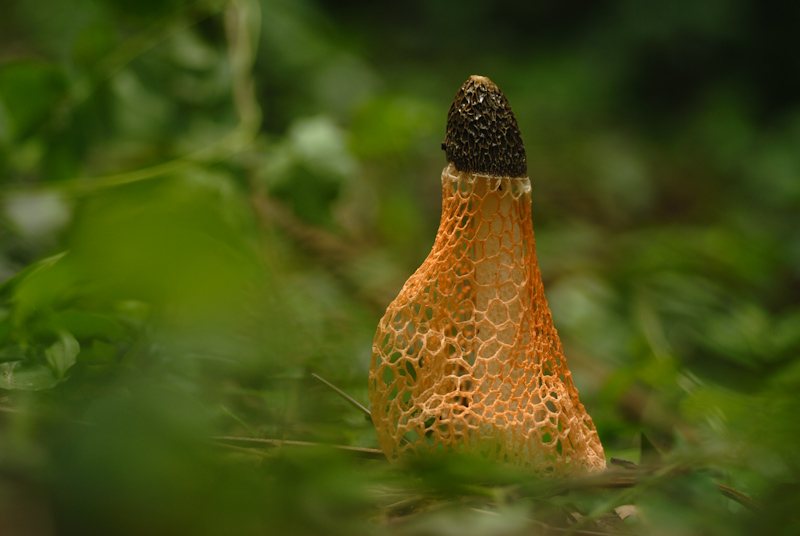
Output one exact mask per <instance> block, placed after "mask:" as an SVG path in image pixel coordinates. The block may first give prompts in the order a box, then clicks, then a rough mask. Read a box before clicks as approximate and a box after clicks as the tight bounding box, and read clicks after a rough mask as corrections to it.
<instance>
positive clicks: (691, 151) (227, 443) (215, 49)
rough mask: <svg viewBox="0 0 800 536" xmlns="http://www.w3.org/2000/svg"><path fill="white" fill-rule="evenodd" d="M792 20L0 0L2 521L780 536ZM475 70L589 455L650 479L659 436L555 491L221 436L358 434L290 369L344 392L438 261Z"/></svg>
mask: <svg viewBox="0 0 800 536" xmlns="http://www.w3.org/2000/svg"><path fill="white" fill-rule="evenodd" d="M798 15H800V13H798V10H797V7H796V6H795V4H794V3H792V2H788V1H784V2H780V1H779V2H756V1H755V0H740V1H735V2H702V3H697V2H689V1H684V0H682V1H679V2H670V3H660V4H659V3H642V2H635V1H627V0H614V1H606V2H584V1H580V2H577V3H570V4H565V3H537V2H530V3H527V4H525V3H514V2H494V3H487V2H477V1H467V2H464V1H462V2H455V1H450V0H448V1H443V2H421V1H414V2H408V3H398V4H382V3H376V2H360V1H348V2H336V3H335V4H334V3H333V2H326V1H324V0H316V1H312V0H302V1H289V0H228V1H225V0H191V1H190V0H171V1H169V2H163V1H147V2H141V1H137V2H133V1H119V0H76V1H73V2H69V3H59V2H55V1H53V0H24V1H23V0H11V2H10V3H8V5H7V6H5V7H4V9H3V16H2V17H0V282H2V283H0V411H2V413H0V516H1V517H2V518H3V519H4V522H3V523H4V529H3V530H4V531H5V532H4V533H8V534H53V533H72V532H77V531H81V532H85V531H86V530H89V531H90V532H92V531H94V532H103V533H114V534H142V533H149V534H175V533H195V534H219V533H226V532H234V531H236V532H238V533H242V534H264V533H286V534H339V533H341V534H362V533H363V534H367V533H368V534H373V533H388V534H460V535H467V534H518V533H523V532H524V533H530V532H533V533H537V531H538V532H541V531H544V530H546V529H547V527H548V526H551V527H552V526H559V525H560V524H564V523H573V522H575V519H577V518H576V517H575V516H576V515H577V516H579V517H580V516H583V517H580V519H582V521H580V520H579V521H578V523H579V525H578V526H577V527H576V528H575V530H601V529H603V530H605V529H608V527H605V526H603V525H602V519H603V514H606V513H607V512H608V511H609V510H610V509H611V508H613V507H617V506H621V505H627V504H636V505H637V507H638V510H637V513H636V515H633V516H630V517H628V518H627V519H626V521H625V524H624V526H623V527H622V528H620V527H619V526H617V527H616V528H613V530H612V529H609V530H612V531H617V532H619V531H621V530H623V529H626V528H627V530H630V531H633V532H634V533H646V534H665V535H666V534H670V535H672V534H726V535H730V534H751V533H759V534H763V533H770V534H787V535H788V534H796V533H797V532H798V531H800V518H798V515H797V511H796V505H797V504H798V501H800V450H798V449H797V445H798V442H800V424H799V422H800V421H798V419H797V415H798V414H800V397H798V393H799V392H800V150H798V148H799V147H800V63H799V61H800V60H798V58H800V56H798V55H797V53H796V51H797V50H798V45H800V43H798V37H797V35H798V34H797V32H796V29H795V26H796V21H797V17H798ZM470 74H483V75H487V76H490V77H491V78H492V79H493V80H494V81H495V82H497V83H498V84H499V85H500V87H502V88H503V90H504V92H505V94H506V96H507V97H508V99H509V101H510V102H511V104H512V106H513V107H514V110H515V111H516V114H517V117H518V119H519V122H520V126H521V129H522V132H523V136H524V139H525V142H526V147H527V152H528V162H529V174H530V177H531V180H532V184H533V192H534V195H533V197H534V201H533V209H534V210H533V214H534V227H535V229H536V231H537V238H538V240H537V252H538V256H539V260H540V263H541V267H542V271H543V275H544V279H545V287H546V289H547V292H548V294H547V296H548V299H549V302H550V305H551V308H552V311H553V316H554V320H555V324H556V326H557V328H558V329H559V333H560V335H561V337H562V341H563V343H564V347H565V351H566V355H567V358H568V360H569V365H570V369H571V370H572V372H573V375H574V377H575V381H576V384H577V386H578V388H579V389H580V392H581V401H582V402H583V403H584V404H585V405H586V407H587V408H588V411H589V413H590V414H591V415H592V416H593V418H594V420H595V423H596V425H597V428H598V430H599V433H600V436H601V438H602V440H603V443H604V446H605V448H606V454H607V455H608V456H616V457H622V458H627V459H632V460H633V461H636V462H639V461H640V456H642V457H643V458H645V459H643V460H641V461H647V459H646V458H649V457H651V456H652V455H655V453H653V452H652V450H648V448H649V447H648V445H649V444H650V443H649V441H652V443H654V444H655V446H656V447H657V449H658V450H659V451H660V456H659V459H660V460H661V463H663V464H665V467H666V468H679V469H681V471H680V474H679V475H677V476H675V475H671V474H670V473H669V471H668V470H662V471H660V472H657V473H655V474H654V475H651V476H648V477H646V478H645V479H644V481H643V482H642V483H641V484H640V485H637V486H636V487H634V488H630V489H622V490H608V489H602V488H598V487H595V486H593V485H591V482H588V483H583V484H582V483H576V484H575V485H574V486H573V487H571V488H570V487H568V486H567V487H560V486H561V484H558V483H547V482H537V481H530V480H529V479H525V478H524V477H523V476H520V475H514V474H506V472H505V470H504V469H503V468H498V467H485V466H484V465H482V464H481V462H479V461H476V460H451V461H450V462H442V463H435V464H431V465H425V466H414V467H410V468H407V470H403V471H399V470H397V469H393V468H391V467H389V466H388V464H386V463H385V462H384V461H381V460H372V459H366V460H364V459H360V458H356V457H354V456H353V455H352V454H348V453H347V451H342V452H338V451H335V450H333V449H331V448H324V447H309V446H297V445H296V446H291V445H283V446H280V447H275V443H259V442H246V441H244V440H245V439H255V440H260V439H266V440H292V441H310V442H314V443H325V444H334V445H340V446H348V447H350V446H354V447H375V446H376V439H375V436H374V432H373V430H372V427H371V424H370V422H369V421H368V420H366V419H365V418H364V416H363V415H362V414H360V413H358V412H357V411H356V410H355V409H353V408H352V407H350V406H349V405H348V404H347V403H346V402H345V401H344V400H342V399H340V398H339V397H338V396H337V395H336V394H335V393H333V392H332V391H331V390H330V389H328V388H327V387H325V386H324V385H322V384H321V383H319V382H317V381H316V380H314V379H313V378H312V377H311V376H310V373H311V372H317V373H319V374H320V375H322V376H323V377H325V378H327V379H328V380H330V381H332V382H334V383H335V384H336V385H338V386H339V387H341V388H343V389H344V390H345V391H347V392H348V393H350V394H351V395H352V396H354V397H355V398H356V399H359V400H361V401H365V400H366V388H367V382H366V376H367V369H368V365H369V359H370V352H371V341H372V335H373V333H374V329H375V326H376V324H377V320H378V318H379V317H380V315H381V314H382V312H383V308H384V307H385V306H386V305H387V304H388V302H389V301H390V300H391V299H392V298H393V297H394V296H395V295H396V293H397V291H398V290H399V288H400V286H401V285H402V283H403V282H404V281H405V279H406V278H407V277H408V275H410V273H411V272H412V271H413V270H414V269H415V268H416V267H417V266H418V265H419V264H420V263H421V261H422V259H423V258H424V257H425V255H426V254H427V253H428V251H429V249H430V247H431V245H432V243H433V238H434V236H435V232H436V226H437V223H438V218H439V208H440V183H439V173H440V170H441V168H442V166H443V165H444V158H443V155H442V153H441V151H440V150H439V146H440V142H441V140H442V138H443V134H444V132H443V131H444V122H445V118H446V113H447V110H448V107H449V104H450V99H451V98H452V96H453V95H454V94H455V91H456V90H457V88H458V87H459V85H460V84H461V83H462V82H463V80H465V79H466V78H467V76H469V75H470ZM223 436H225V437H228V438H234V439H220V438H221V437H223ZM643 438H648V439H643ZM270 445H272V447H270ZM643 449H644V453H643V452H642V450H643ZM717 484H725V485H728V486H732V487H733V488H736V489H738V490H740V491H742V492H744V493H747V494H748V495H750V496H752V497H753V498H755V499H757V500H759V501H760V502H761V503H762V504H763V505H764V506H763V510H761V511H758V512H750V511H748V510H746V509H744V508H742V507H741V506H740V505H738V504H737V503H735V502H732V501H730V500H729V499H726V498H725V497H723V495H722V494H720V493H718V491H717V489H716V488H715V486H716V485H717ZM570 516H571V517H570Z"/></svg>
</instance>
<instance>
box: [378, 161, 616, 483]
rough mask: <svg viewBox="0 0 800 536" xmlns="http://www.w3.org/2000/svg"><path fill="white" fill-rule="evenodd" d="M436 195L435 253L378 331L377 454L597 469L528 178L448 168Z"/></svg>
mask: <svg viewBox="0 0 800 536" xmlns="http://www.w3.org/2000/svg"><path fill="white" fill-rule="evenodd" d="M442 192H443V203H442V219H441V223H440V226H439V232H438V234H437V237H436V241H435V243H434V246H433V250H432V251H431V253H430V255H429V256H428V258H427V259H426V260H425V262H424V263H423V265H422V266H421V267H420V268H419V269H418V270H417V271H416V272H415V273H414V275H412V276H411V278H410V279H409V280H408V281H407V282H406V284H405V286H404V287H403V289H402V290H401V291H400V295H399V296H398V297H397V298H396V299H395V300H394V301H393V302H392V303H391V304H390V305H389V307H388V309H387V310H386V314H385V315H384V317H383V318H382V319H381V322H380V324H379V326H378V331H377V333H376V335H375V341H374V344H373V349H372V352H373V353H372V365H371V368H370V384H369V387H370V403H371V407H372V419H373V421H374V423H375V427H376V429H377V432H378V439H379V441H380V444H381V447H382V449H383V451H384V452H385V453H386V455H387V457H388V458H389V459H390V460H393V461H395V460H398V459H402V458H404V457H405V456H406V455H407V454H410V453H412V452H416V453H441V452H469V453H479V454H481V455H484V456H486V457H488V458H491V459H499V460H504V461H506V462H508V463H511V464H514V465H517V466H520V467H523V468H525V469H527V470H528V471H530V472H532V473H535V474H541V475H565V474H576V473H581V472H587V471H594V470H599V469H602V468H604V467H605V458H604V455H603V447H602V445H601V444H600V440H599V438H598V436H597V432H596V430H595V427H594V424H593V423H592V420H591V418H590V417H589V415H588V414H587V413H586V410H585V409H584V407H583V405H582V404H581V403H580V401H579V400H578V392H577V390H576V389H575V386H574V385H573V382H572V376H571V374H570V371H569V370H568V369H567V366H566V362H565V361H564V355H563V353H562V350H561V343H560V341H559V338H558V334H557V333H556V330H555V328H554V327H553V321H552V318H551V315H550V309H549V308H548V306H547V301H546V300H545V296H544V289H543V287H542V278H541V273H540V271H539V266H538V264H537V261H536V252H535V250H534V239H533V226H532V224H531V218H530V207H531V202H530V182H529V180H528V178H527V177H516V178H512V177H496V176H491V175H480V174H475V173H466V172H461V171H458V170H457V169H456V167H455V166H454V165H453V164H448V166H447V167H446V168H445V169H444V171H443V173H442Z"/></svg>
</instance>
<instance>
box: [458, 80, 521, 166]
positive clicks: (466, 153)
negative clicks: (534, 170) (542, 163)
mask: <svg viewBox="0 0 800 536" xmlns="http://www.w3.org/2000/svg"><path fill="white" fill-rule="evenodd" d="M443 148H444V151H445V155H446V156H447V161H448V162H452V163H453V164H454V165H455V166H456V169H458V170H459V171H463V172H467V173H480V174H486V175H494V176H502V177H525V176H527V175H528V161H527V159H526V158H525V146H524V144H523V143H522V136H521V135H520V131H519V125H518V124H517V118H516V117H514V112H513V111H511V106H510V105H509V104H508V100H506V97H505V95H503V92H502V91H500V88H499V87H497V85H495V83H494V82H492V81H491V80H489V79H488V78H487V77H485V76H478V75H472V76H470V77H469V78H468V79H467V81H466V82H464V84H463V85H462V86H461V88H460V89H459V90H458V93H456V96H455V98H454V99H453V104H451V105H450V112H449V113H448V114H447V134H446V135H445V140H444V144H443Z"/></svg>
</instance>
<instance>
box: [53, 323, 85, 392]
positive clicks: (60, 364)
mask: <svg viewBox="0 0 800 536" xmlns="http://www.w3.org/2000/svg"><path fill="white" fill-rule="evenodd" d="M80 351H81V345H80V343H78V341H77V340H76V339H75V337H73V336H72V334H71V333H69V332H67V331H62V332H61V333H59V340H58V342H56V343H55V344H53V345H52V346H51V347H50V348H48V349H47V350H45V351H44V356H45V358H46V359H47V364H48V365H50V368H51V369H53V372H54V373H55V374H56V377H57V378H58V379H59V380H60V379H62V378H63V377H64V374H66V372H67V370H68V369H69V368H70V367H71V366H72V365H74V364H75V360H76V358H77V357H78V353H79V352H80Z"/></svg>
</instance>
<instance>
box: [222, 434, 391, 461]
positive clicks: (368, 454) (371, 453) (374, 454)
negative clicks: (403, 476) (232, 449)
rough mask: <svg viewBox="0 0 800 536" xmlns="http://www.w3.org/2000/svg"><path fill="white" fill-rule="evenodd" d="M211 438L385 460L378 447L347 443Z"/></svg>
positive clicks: (226, 437)
mask: <svg viewBox="0 0 800 536" xmlns="http://www.w3.org/2000/svg"><path fill="white" fill-rule="evenodd" d="M211 439H213V440H215V441H241V442H246V443H261V444H263V445H268V446H270V447H283V446H290V447H323V448H332V449H336V450H342V451H345V452H350V453H353V454H356V455H358V456H361V457H364V458H369V459H371V460H385V459H386V456H384V454H383V452H382V451H380V450H378V449H371V448H367V447H351V446H347V445H332V444H330V443H314V442H311V441H294V440H288V439H261V438H256V437H232V436H215V437H212V438H211Z"/></svg>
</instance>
